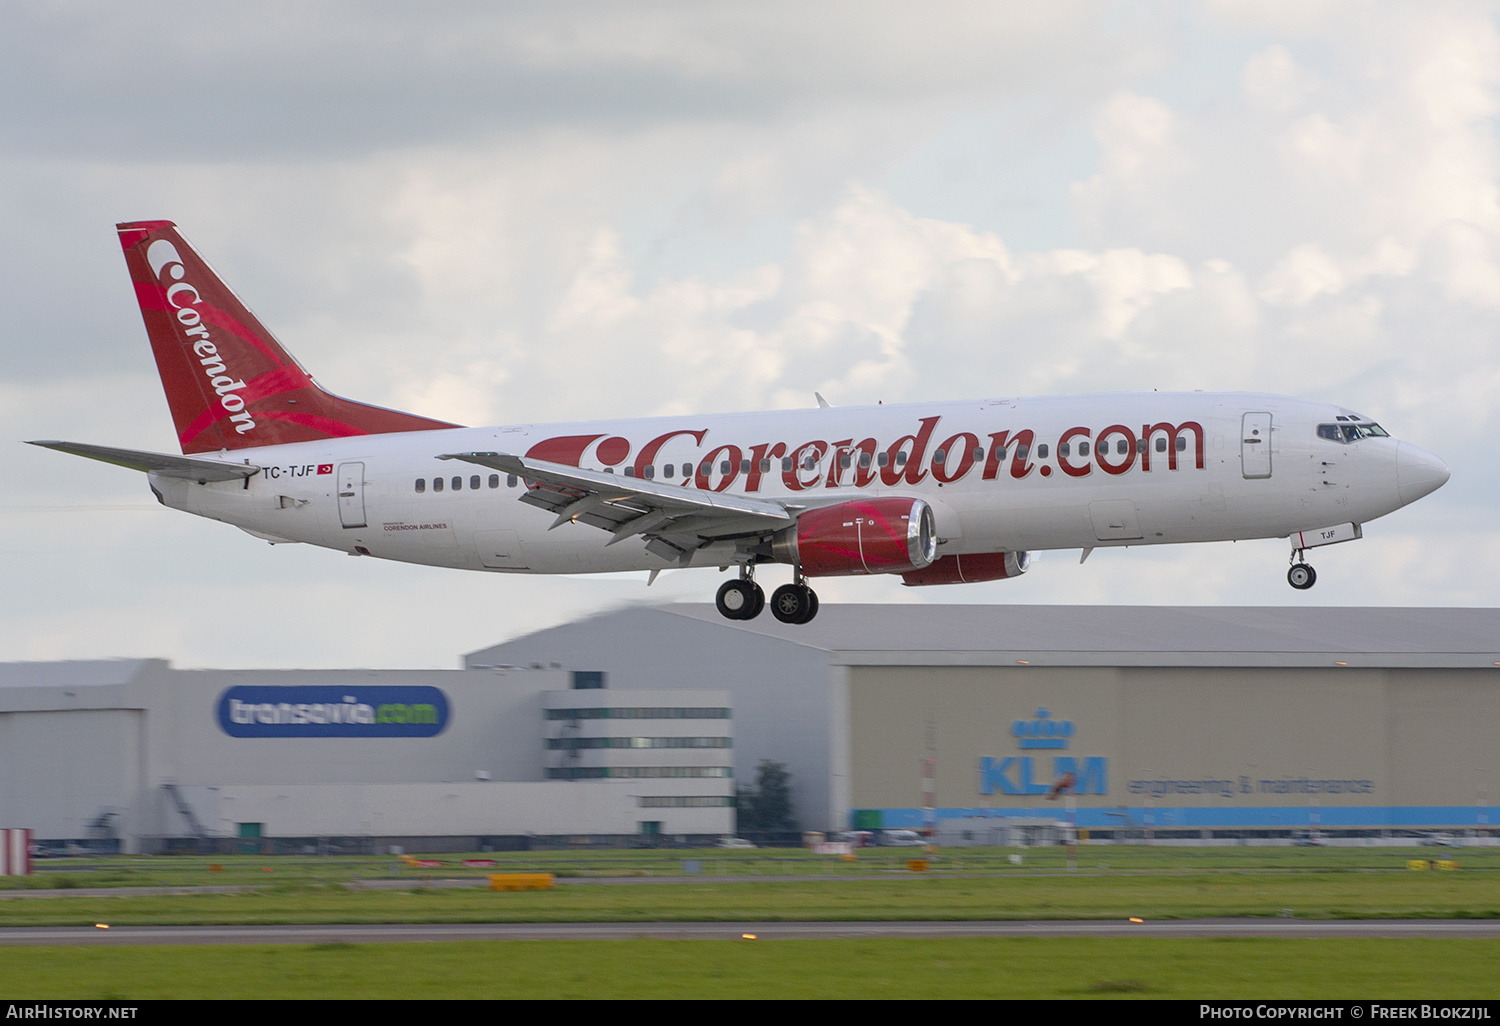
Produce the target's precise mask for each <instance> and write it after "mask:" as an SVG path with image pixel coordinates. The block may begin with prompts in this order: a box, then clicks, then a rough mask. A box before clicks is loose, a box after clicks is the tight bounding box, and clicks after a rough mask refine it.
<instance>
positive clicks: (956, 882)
mask: <svg viewBox="0 0 1500 1026" xmlns="http://www.w3.org/2000/svg"><path fill="white" fill-rule="evenodd" d="M1288 910H1289V911H1290V912H1291V913H1292V914H1293V915H1295V916H1297V917H1299V918H1306V919H1345V918H1476V917H1482V918H1495V917H1500V877H1497V876H1496V875H1495V874H1489V873H1465V872H1462V871H1460V872H1456V873H1437V872H1426V873H1415V872H1348V871H1328V872H1308V871H1298V872H1288V873H1279V874H1277V873H1253V874H1229V873H1212V874H1190V873H1184V874H1179V875H1170V876H1167V875H1135V874H1127V875H1117V876H1085V875H1077V876H1069V875H1066V874H1049V875H1036V876H1011V877H972V878H944V877H941V876H930V875H923V876H919V875H916V874H911V873H906V874H902V875H898V876H893V877H892V878H890V879H880V880H859V879H838V878H831V879H827V880H811V881H791V880H787V881H776V880H769V879H768V880H763V881H762V880H755V881H747V882H732V881H714V880H712V879H703V880H699V881H693V882H684V883H672V884H640V885H631V884H625V885H596V884H571V885H562V886H559V887H558V888H557V889H556V890H552V891H523V892H516V893H497V892H492V891H488V890H481V889H469V888H463V889H435V888H434V889H424V888H417V889H412V890H399V891H369V890H350V889H348V888H346V887H343V886H313V885H306V884H295V883H287V884H281V885H276V886H272V887H266V888H261V889H256V890H250V891H243V892H239V893H231V894H186V895H169V896H150V895H124V896H75V895H69V894H66V892H64V893H61V894H59V895H58V896H57V897H53V898H47V899H19V900H9V901H0V925H4V926H41V925H73V924H92V923H95V922H106V923H110V924H111V925H148V924H154V925H165V924H195V923H203V924H207V923H222V924H233V923H247V924H250V923H254V924H283V923H373V922H390V923H399V922H406V923H415V922H433V923H452V922H589V921H611V922H622V921H623V922H632V921H637V922H639V921H651V920H685V921H700V920H702V921H727V920H736V919H760V920H773V921H774V920H803V919H805V920H880V919H906V920H911V919H1125V918H1128V917H1130V916H1141V917H1143V918H1147V919H1194V918H1203V917H1214V916H1276V915H1280V914H1284V913H1285V912H1286V911H1288Z"/></svg>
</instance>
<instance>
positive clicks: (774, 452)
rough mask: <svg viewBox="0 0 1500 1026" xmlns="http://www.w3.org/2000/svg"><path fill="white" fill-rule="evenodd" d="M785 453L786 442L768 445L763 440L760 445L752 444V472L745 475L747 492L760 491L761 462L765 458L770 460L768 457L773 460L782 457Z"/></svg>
mask: <svg viewBox="0 0 1500 1026" xmlns="http://www.w3.org/2000/svg"><path fill="white" fill-rule="evenodd" d="M785 453H786V443H785V442H777V443H776V444H775V445H767V444H765V443H764V442H763V443H761V444H760V445H753V446H751V447H750V473H748V474H746V475H745V491H747V492H758V491H760V475H761V469H760V465H761V463H762V462H763V461H765V460H768V459H772V460H775V459H780V458H781V457H782V456H783V455H785Z"/></svg>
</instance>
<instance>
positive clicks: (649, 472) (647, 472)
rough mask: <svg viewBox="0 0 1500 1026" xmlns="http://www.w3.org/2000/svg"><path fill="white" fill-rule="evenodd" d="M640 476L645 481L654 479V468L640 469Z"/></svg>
mask: <svg viewBox="0 0 1500 1026" xmlns="http://www.w3.org/2000/svg"><path fill="white" fill-rule="evenodd" d="M641 476H643V477H644V478H645V479H646V480H647V481H650V480H653V479H654V478H655V477H656V468H655V467H650V466H648V467H644V468H642V469H641Z"/></svg>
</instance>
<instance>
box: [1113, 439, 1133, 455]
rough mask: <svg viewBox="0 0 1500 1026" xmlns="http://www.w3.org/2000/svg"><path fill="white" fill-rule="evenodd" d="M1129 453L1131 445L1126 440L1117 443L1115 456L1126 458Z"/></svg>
mask: <svg viewBox="0 0 1500 1026" xmlns="http://www.w3.org/2000/svg"><path fill="white" fill-rule="evenodd" d="M1129 451H1130V443H1129V442H1127V441H1125V439H1123V438H1122V439H1120V440H1119V441H1118V442H1116V443H1115V455H1116V456H1124V455H1125V454H1126V453H1127V452H1129Z"/></svg>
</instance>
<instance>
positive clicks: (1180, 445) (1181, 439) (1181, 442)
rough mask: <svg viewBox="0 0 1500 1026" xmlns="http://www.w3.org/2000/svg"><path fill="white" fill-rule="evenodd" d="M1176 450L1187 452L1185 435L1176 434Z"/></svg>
mask: <svg viewBox="0 0 1500 1026" xmlns="http://www.w3.org/2000/svg"><path fill="white" fill-rule="evenodd" d="M1177 451H1178V452H1187V436H1185V435H1178V436H1177Z"/></svg>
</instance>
